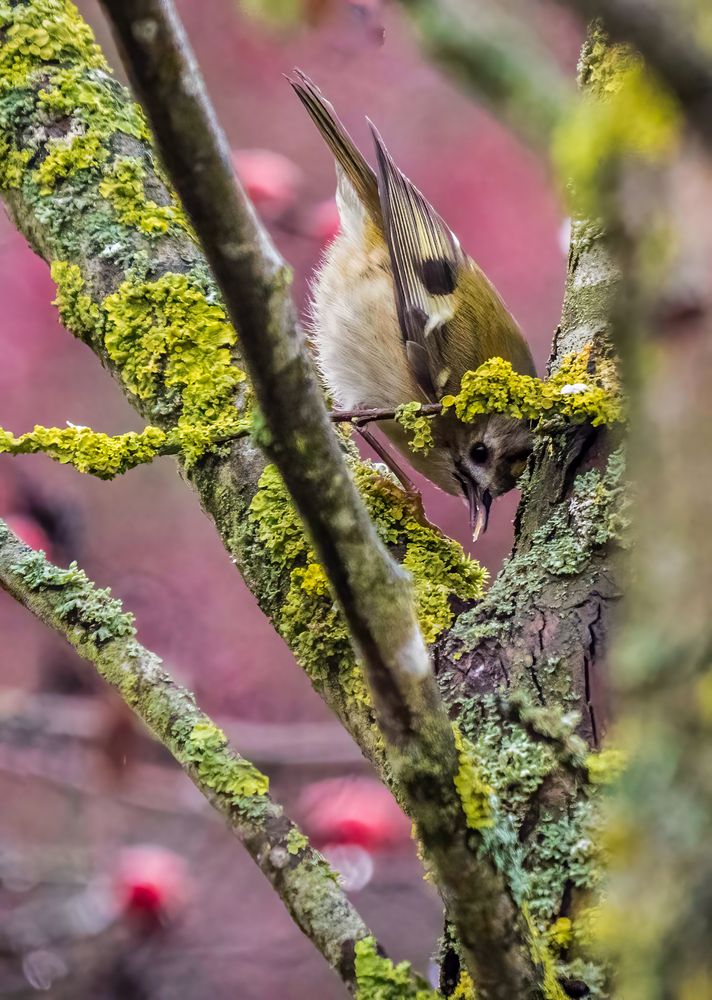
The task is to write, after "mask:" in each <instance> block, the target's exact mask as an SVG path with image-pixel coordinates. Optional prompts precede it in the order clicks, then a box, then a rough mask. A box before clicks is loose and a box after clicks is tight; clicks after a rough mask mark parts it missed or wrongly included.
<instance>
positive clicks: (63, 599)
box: [11, 551, 135, 646]
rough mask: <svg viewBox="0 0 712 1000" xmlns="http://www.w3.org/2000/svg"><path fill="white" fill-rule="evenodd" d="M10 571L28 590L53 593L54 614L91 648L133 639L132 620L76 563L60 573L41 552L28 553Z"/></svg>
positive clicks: (107, 592) (117, 602) (109, 592)
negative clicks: (83, 633)
mask: <svg viewBox="0 0 712 1000" xmlns="http://www.w3.org/2000/svg"><path fill="white" fill-rule="evenodd" d="M11 570H12V572H13V573H16V574H17V576H19V577H20V579H21V580H22V581H23V582H24V584H25V585H26V586H27V587H28V588H29V589H30V590H33V591H48V590H50V591H55V592H56V595H55V600H53V606H54V609H55V611H56V613H57V614H58V615H59V616H60V618H61V619H62V620H63V621H64V622H65V623H66V624H67V625H68V626H70V628H71V627H72V626H78V627H79V628H81V629H83V630H85V631H86V632H87V634H88V636H89V638H90V639H91V641H92V642H93V643H94V644H95V645H97V646H101V645H103V644H104V643H106V642H109V641H110V640H111V639H119V638H123V637H126V636H132V635H134V633H135V629H134V625H133V616H132V615H130V614H127V613H126V612H124V610H123V608H122V606H121V602H120V601H118V600H116V599H115V598H113V597H112V596H111V591H109V590H100V589H98V588H96V587H94V586H93V585H92V584H91V582H90V581H89V580H88V579H87V576H86V574H85V573H84V572H83V571H82V570H80V569H79V568H78V567H77V564H76V563H74V562H73V563H71V565H70V566H69V567H68V569H60V568H59V567H57V566H53V565H52V564H51V563H48V562H47V560H46V558H45V555H44V553H43V552H32V551H28V552H27V554H26V555H25V556H24V557H23V558H22V559H21V560H19V561H18V562H17V563H15V564H14V565H13V566H12V567H11ZM57 596H58V597H59V600H57V599H56V597H57Z"/></svg>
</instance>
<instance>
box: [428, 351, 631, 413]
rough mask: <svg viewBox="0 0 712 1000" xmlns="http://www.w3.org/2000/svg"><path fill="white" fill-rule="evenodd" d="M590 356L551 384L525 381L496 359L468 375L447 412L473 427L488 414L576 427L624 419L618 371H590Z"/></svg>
mask: <svg viewBox="0 0 712 1000" xmlns="http://www.w3.org/2000/svg"><path fill="white" fill-rule="evenodd" d="M589 361H590V351H589V350H588V349H586V350H584V351H582V352H581V353H580V354H577V355H570V356H568V357H567V358H565V359H564V360H563V361H562V363H561V366H560V367H559V368H558V369H557V371H556V372H555V373H554V374H553V375H552V376H551V378H548V379H538V378H534V377H532V376H531V375H520V374H519V373H518V372H515V371H514V370H513V369H512V366H511V365H510V364H509V362H508V361H503V360H502V358H490V359H489V361H486V362H485V363H484V364H483V365H480V367H479V368H478V369H477V371H474V372H465V374H464V375H463V377H462V383H461V389H460V392H459V393H458V394H457V395H456V396H445V397H444V399H443V401H442V403H443V412H444V413H446V412H448V411H449V410H454V412H455V415H456V416H457V418H458V420H461V421H462V422H463V423H471V422H472V421H473V420H474V419H475V417H477V416H479V415H480V414H484V413H505V414H507V415H508V416H511V417H516V418H523V419H525V420H537V421H540V422H541V421H547V422H548V421H550V420H551V419H552V418H555V417H558V418H561V419H564V420H566V421H569V422H571V423H583V422H585V421H590V422H591V424H593V426H594V427H596V426H598V425H600V424H606V425H607V424H612V423H615V422H617V421H620V420H621V419H622V401H621V397H620V391H619V387H618V381H617V378H616V374H615V370H614V368H613V365H612V364H611V363H610V362H604V361H599V363H598V365H597V370H596V371H595V372H592V371H589Z"/></svg>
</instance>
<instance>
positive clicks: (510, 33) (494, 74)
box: [401, 0, 575, 155]
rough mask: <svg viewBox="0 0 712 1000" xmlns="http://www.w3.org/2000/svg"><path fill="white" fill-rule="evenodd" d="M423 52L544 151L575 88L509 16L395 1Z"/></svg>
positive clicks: (423, 0)
mask: <svg viewBox="0 0 712 1000" xmlns="http://www.w3.org/2000/svg"><path fill="white" fill-rule="evenodd" d="M401 4H402V6H403V7H404V8H405V10H406V11H407V13H408V15H409V17H410V19H411V21H412V23H413V25H414V27H415V29H416V31H417V33H418V35H419V37H420V41H421V45H422V46H423V48H424V49H425V50H426V52H428V53H429V55H430V56H431V57H432V58H433V59H434V60H435V62H437V63H439V64H440V65H441V66H442V67H443V69H444V70H445V71H446V72H447V73H448V74H449V75H450V76H452V77H453V78H454V79H455V80H456V81H458V82H459V83H461V84H462V85H464V86H465V87H466V88H467V89H468V90H470V91H472V92H473V93H474V94H475V96H476V97H478V98H484V99H485V101H486V102H487V104H489V106H490V107H491V108H492V110H493V112H494V114H495V115H497V116H498V117H499V118H501V119H502V120H503V121H504V122H505V123H506V124H507V125H510V126H511V127H513V128H514V130H515V131H516V132H518V133H520V134H521V135H522V137H523V138H524V139H525V140H526V141H527V142H528V143H529V144H530V145H532V146H534V147H535V148H537V149H539V150H542V151H543V152H544V153H546V154H547V155H548V152H549V142H550V139H551V134H552V132H553V130H554V128H555V127H556V125H557V123H558V122H559V121H560V120H561V119H562V117H563V116H564V114H565V112H566V109H567V106H568V103H569V101H570V100H572V99H573V98H574V96H575V91H574V90H573V88H572V87H571V86H570V85H569V84H568V82H567V81H566V79H565V78H564V76H563V74H562V73H560V72H558V71H557V69H556V67H555V63H554V61H553V59H551V58H549V59H547V58H545V56H544V55H541V56H539V55H537V53H536V50H535V49H534V47H533V46H532V44H531V40H530V39H525V38H522V37H521V35H522V32H521V30H519V29H520V28H521V25H518V24H517V22H516V21H515V20H514V19H513V18H508V17H507V16H506V15H505V14H504V13H502V12H501V11H497V9H496V8H495V5H494V4H490V5H489V6H488V7H486V8H485V9H484V10H483V8H482V6H481V5H477V9H476V15H477V18H478V22H477V23H476V24H473V17H474V14H473V9H472V8H468V7H466V6H465V5H464V4H463V11H462V14H465V12H466V13H467V19H465V17H463V16H461V12H460V11H457V10H455V11H453V10H452V9H451V7H452V4H449V3H447V2H443V0H439V2H438V0H401Z"/></svg>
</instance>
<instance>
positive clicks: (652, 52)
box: [557, 0, 712, 147]
mask: <svg viewBox="0 0 712 1000" xmlns="http://www.w3.org/2000/svg"><path fill="white" fill-rule="evenodd" d="M557 2H558V3H561V4H562V5H563V6H566V7H569V8H570V9H572V10H574V11H576V12H577V13H579V14H580V15H581V16H582V17H584V18H586V19H587V20H591V21H592V20H595V19H600V20H601V21H602V23H603V25H604V27H605V29H606V31H607V32H608V34H609V35H610V36H611V38H613V39H614V40H616V41H619V42H629V43H630V44H631V45H633V46H634V47H635V48H636V49H637V50H638V51H639V52H640V54H641V55H642V56H643V58H644V59H645V61H646V62H647V63H648V65H649V66H650V67H651V69H653V70H654V71H655V72H656V73H657V74H658V76H659V77H660V78H661V79H662V80H663V81H664V82H665V83H666V84H667V86H668V87H669V88H670V90H671V91H672V93H673V94H674V95H675V97H676V98H677V99H678V101H679V102H680V107H681V109H682V112H683V114H684V115H685V116H686V117H687V119H688V120H689V122H690V124H691V125H692V126H693V128H695V129H696V131H697V132H698V134H699V135H700V138H701V139H702V140H703V141H704V142H705V143H706V144H707V146H708V147H710V146H712V53H710V51H709V50H708V49H707V48H705V47H704V46H703V45H701V44H700V43H699V42H698V38H697V36H696V31H695V28H694V25H693V24H690V23H689V21H691V18H689V19H688V23H687V24H686V12H685V8H684V7H682V8H681V9H677V10H676V9H675V8H674V7H673V6H671V5H670V4H666V3H664V2H663V3H661V2H659V0H557Z"/></svg>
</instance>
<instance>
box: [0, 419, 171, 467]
mask: <svg viewBox="0 0 712 1000" xmlns="http://www.w3.org/2000/svg"><path fill="white" fill-rule="evenodd" d="M168 443H169V442H168V437H167V435H166V433H165V431H162V430H161V429H160V428H158V427H145V428H144V429H143V430H142V431H140V432H134V431H130V432H129V433H127V434H119V435H116V436H115V437H111V436H109V435H108V434H101V433H97V432H96V431H93V430H91V428H90V427H62V428H59V427H40V426H39V425H37V426H35V428H34V430H32V431H29V432H28V433H26V434H21V435H20V436H19V437H15V436H14V435H13V434H10V433H9V431H6V430H4V429H3V428H0V453H5V454H10V455H30V454H36V453H40V452H41V453H43V454H45V455H48V456H49V457H50V458H52V459H54V460H55V461H56V462H61V463H62V464H63V465H73V466H74V468H75V469H77V470H78V471H79V472H85V473H88V474H90V475H92V476H98V477H99V478H100V479H111V478H113V477H114V476H117V475H119V474H120V473H122V472H126V471H127V470H128V469H132V468H134V467H135V466H137V465H141V464H143V463H145V462H150V461H152V460H153V459H154V458H155V457H156V455H158V454H161V452H162V451H163V450H164V449H165V448H166V446H167V444H168Z"/></svg>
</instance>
